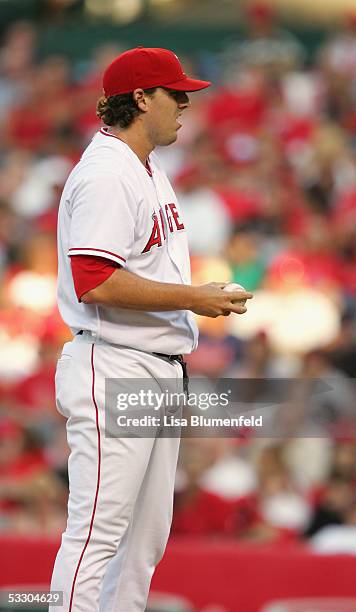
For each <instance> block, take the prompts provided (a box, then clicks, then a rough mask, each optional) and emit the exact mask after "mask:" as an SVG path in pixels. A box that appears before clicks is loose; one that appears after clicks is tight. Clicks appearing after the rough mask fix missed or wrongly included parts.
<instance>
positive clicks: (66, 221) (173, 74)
mask: <svg viewBox="0 0 356 612" xmlns="http://www.w3.org/2000/svg"><path fill="white" fill-rule="evenodd" d="M209 85H210V83H209V82H206V81H200V80H197V79H193V78H190V77H188V76H187V75H186V74H185V73H184V72H183V70H182V67H181V64H180V62H179V60H178V58H177V56H176V55H175V54H174V53H172V52H171V51H168V50H166V49H156V48H154V49H153V48H152V49H151V48H143V47H138V48H136V49H131V50H129V51H126V52H125V53H122V54H121V55H120V56H119V57H117V58H116V59H115V60H114V61H113V62H112V63H111V64H110V66H109V67H108V68H107V69H106V71H105V73H104V78H103V86H104V94H105V95H104V97H103V98H101V99H100V100H99V102H98V108H97V114H98V116H99V117H101V119H102V120H103V123H104V124H105V127H103V128H102V129H101V130H100V131H99V132H98V133H97V134H96V135H95V136H94V138H93V140H92V141H91V143H90V144H89V146H88V147H87V149H86V150H85V151H84V153H83V156H82V158H81V160H80V162H79V163H78V164H77V166H76V167H75V168H74V169H73V171H72V173H71V175H70V176H69V178H68V180H67V183H66V185H65V187H64V191H63V195H62V198H61V202H60V207H59V219H58V257H59V275H58V276H59V277H58V303H59V309H60V312H61V315H62V317H63V319H64V321H65V322H66V323H67V324H68V326H69V327H70V329H71V331H72V333H73V336H74V339H73V340H72V341H71V342H68V343H66V344H65V345H64V348H63V352H62V355H61V357H60V359H59V361H58V365H57V371H56V401H57V407H58V410H59V412H60V413H61V414H63V415H64V416H65V417H66V418H67V436H68V443H69V446H70V450H71V453H70V458H69V464H68V471H69V485H70V492H69V502H68V522H67V527H66V531H65V533H64V534H63V536H62V542H61V546H60V549H59V552H58V555H57V558H56V562H55V566H54V571H53V577H52V584H51V590H54V591H62V592H63V606H62V608H58V606H56V607H52V606H50V608H49V609H50V610H51V611H53V612H55V611H56V610H58V609H62V610H64V611H65V612H98V611H100V612H143V611H144V610H145V606H146V601H147V597H148V592H149V586H150V581H151V578H152V574H153V572H154V569H155V567H156V565H157V563H158V562H159V560H160V559H161V557H162V555H163V552H164V549H165V546H166V542H167V539H168V535H169V529H170V524H171V516H172V498H173V485H174V476H175V471H176V465H177V457H178V448H179V439H177V438H174V437H159V436H157V437H147V438H145V437H139V436H138V437H116V438H115V437H108V436H105V432H104V423H105V420H104V407H105V379H106V378H117V379H125V378H136V379H140V378H146V379H147V378H149V379H152V380H154V381H159V380H160V379H170V380H173V381H176V384H177V388H180V386H181V385H182V380H183V369H184V362H183V360H182V355H184V354H186V353H190V352H191V351H193V350H194V349H195V347H196V345H197V339H198V332H197V327H196V324H195V322H194V318H193V314H192V313H193V312H194V313H198V314H200V315H205V316H208V317H217V316H219V315H229V314H230V313H232V312H234V313H237V314H242V313H244V312H245V311H246V307H245V306H244V305H243V303H244V302H243V301H244V300H246V299H249V298H250V297H252V296H251V294H250V293H246V292H244V291H235V292H232V293H227V292H225V291H223V287H224V285H225V283H211V284H208V285H204V286H199V287H194V286H191V284H190V283H191V280H190V267H189V257H188V248H187V234H186V228H185V226H184V219H183V218H182V214H181V211H180V209H179V204H178V202H177V198H176V195H175V193H174V191H173V189H172V187H171V185H170V183H169V181H168V179H167V176H166V175H165V173H164V172H163V170H162V168H161V167H160V164H159V161H158V159H157V157H156V155H155V154H154V153H153V150H154V148H155V147H156V146H157V145H160V146H165V145H169V144H171V143H173V142H174V141H175V140H176V138H177V132H178V130H179V128H180V127H181V123H180V121H181V120H180V117H181V115H182V113H183V111H184V110H186V109H187V108H188V106H189V98H188V95H187V93H186V92H190V91H196V90H200V89H203V88H205V87H208V86H209ZM238 300H240V302H239V301H238Z"/></svg>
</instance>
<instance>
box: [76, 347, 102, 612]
mask: <svg viewBox="0 0 356 612" xmlns="http://www.w3.org/2000/svg"><path fill="white" fill-rule="evenodd" d="M91 371H92V385H91V396H92V400H93V404H94V407H95V421H96V431H97V434H98V476H97V481H96V492H95V499H94V506H93V512H92V515H91V520H90V527H89V533H88V537H87V539H86V542H85V545H84V548H83V550H82V554H81V555H80V557H79V561H78V565H77V569H76V570H75V574H74V578H73V583H72V591H71V595H70V604H69V612H72V606H73V595H74V588H75V583H76V580H77V576H78V572H79V569H80V565H81V562H82V559H83V557H84V553H85V551H86V548H87V546H88V544H89V541H90V537H91V532H92V530H93V525H94V517H95V512H96V504H97V501H98V494H99V487H100V468H101V439H100V429H99V411H98V406H97V403H96V400H95V392H94V387H95V370H94V344H92V346H91Z"/></svg>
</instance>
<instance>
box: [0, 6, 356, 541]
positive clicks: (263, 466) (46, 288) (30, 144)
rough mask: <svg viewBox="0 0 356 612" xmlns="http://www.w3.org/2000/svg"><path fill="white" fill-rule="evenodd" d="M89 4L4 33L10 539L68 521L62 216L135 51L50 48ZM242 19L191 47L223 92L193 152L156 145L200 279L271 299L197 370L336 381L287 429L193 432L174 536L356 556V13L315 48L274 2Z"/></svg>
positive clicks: (189, 127)
mask: <svg viewBox="0 0 356 612" xmlns="http://www.w3.org/2000/svg"><path fill="white" fill-rule="evenodd" d="M5 4H6V2H4V0H2V2H0V6H5ZM34 4H35V3H34ZM80 4H81V3H78V2H69V1H68V2H63V1H57V2H55V1H50V2H38V3H37V5H36V6H38V7H40V8H41V13H40V15H41V22H40V25H39V23H38V22H35V21H31V20H29V21H18V20H17V21H12V22H11V23H6V24H4V23H3V25H2V32H1V47H0V275H1V289H0V534H1V533H12V534H13V533H17V534H33V535H35V536H36V535H39V536H47V535H49V536H54V537H57V536H58V534H59V533H60V532H61V530H63V529H64V527H65V517H66V501H67V472H66V462H67V457H68V449H67V444H66V435H65V422H64V420H63V418H62V417H61V416H60V415H59V414H58V413H57V412H56V408H55V404H54V386H53V385H54V371H55V367H56V360H57V358H58V355H59V353H60V351H61V348H62V345H63V343H64V342H65V341H67V340H68V339H69V338H70V334H69V332H68V329H67V328H66V326H65V325H64V324H63V323H62V321H61V319H60V317H59V314H58V311H57V307H56V268H57V257H56V217H57V208H58V203H59V198H60V194H61V190H62V188H63V185H64V182H65V180H66V177H67V176H68V173H69V172H70V170H71V168H72V167H73V165H74V164H75V163H76V162H77V161H78V159H79V158H80V155H81V152H82V150H83V148H85V146H86V144H87V143H88V142H89V140H90V139H91V137H92V135H93V134H94V133H95V131H96V130H97V129H98V128H99V127H100V126H99V124H98V120H97V118H96V115H95V106H96V100H97V99H98V97H99V96H100V95H101V74H102V71H103V68H104V67H105V66H106V65H107V64H108V63H109V61H110V60H111V59H112V58H113V57H115V56H116V55H117V54H118V53H119V52H120V51H122V50H124V49H125V48H127V47H126V45H125V43H124V42H123V41H121V39H120V27H119V26H118V27H117V35H116V37H115V38H113V37H111V38H110V40H108V41H106V43H105V44H101V45H99V46H97V47H95V48H93V50H92V52H91V54H90V55H88V56H87V57H84V58H83V57H79V58H73V57H71V55H70V53H65V52H63V53H61V54H49V55H43V54H39V53H38V49H39V37H40V33H41V28H42V27H45V25H46V23H47V21H46V20H49V21H51V20H54V21H56V20H57V21H58V19H59V20H60V21H61V20H62V21H63V23H64V24H65V23H66V21H65V20H66V19H69V17H70V14H71V12H70V11H69V8H71V5H73V7H74V5H75V8H76V9H77V10H79V9H80V7H79V5H80ZM86 4H88V5H89V6H91V7H93V6H95V2H91V3H90V2H89V3H86ZM109 4H110V3H108V2H106V3H105V2H103V3H102V6H104V5H105V6H109ZM119 4H120V3H117V6H119ZM128 4H130V5H131V4H132V3H131V2H129V3H128ZM134 4H135V3H134ZM136 4H139V3H136ZM155 4H159V3H155ZM161 4H162V6H163V4H164V3H163V2H162V3H161ZM166 4H167V5H168V3H166ZM171 4H174V3H171ZM183 4H184V3H183ZM121 5H122V6H123V3H121ZM73 7H72V8H73ZM64 9H65V10H64ZM94 13H95V11H94ZM162 27H164V26H162ZM239 27H241V28H242V30H243V32H244V34H243V36H241V35H240V36H236V39H234V37H230V38H229V39H227V40H226V41H225V42H224V44H223V45H222V46H221V48H220V49H218V50H215V51H214V50H211V49H206V50H204V49H203V48H201V49H200V50H199V51H197V52H196V53H194V54H189V55H186V56H184V54H183V57H182V59H183V61H184V63H185V65H186V66H187V69H189V70H190V71H193V72H195V74H197V75H199V76H201V77H203V78H210V79H211V80H212V81H213V82H214V87H213V88H210V89H209V90H207V91H205V92H202V93H199V94H198V93H196V94H194V95H192V96H191V103H192V107H191V109H190V111H189V112H187V113H186V114H185V116H184V126H183V128H182V129H181V130H180V132H179V139H178V142H177V144H176V145H174V146H173V147H169V148H167V149H162V150H161V151H159V152H158V153H159V155H160V158H161V160H162V163H163V164H164V166H165V167H166V169H167V172H168V173H169V175H170V177H171V179H172V181H173V183H174V186H175V189H176V192H177V195H178V198H179V201H180V203H181V205H182V207H183V209H184V217H185V224H186V227H187V229H188V232H189V240H190V249H191V256H192V273H193V282H194V283H204V282H210V281H228V280H232V281H235V282H238V283H241V284H242V285H243V286H245V287H246V288H247V289H248V290H251V291H253V292H254V294H255V297H254V299H253V300H252V301H251V303H250V305H249V313H248V315H246V316H245V317H234V316H231V317H220V318H217V319H204V318H201V319H199V321H198V322H199V326H200V332H201V339H200V344H199V348H198V350H197V351H196V352H195V353H194V354H193V355H191V356H190V357H189V358H188V361H189V368H190V373H191V375H192V376H198V377H202V378H206V379H215V378H219V377H232V378H235V377H237V378H248V379H256V378H258V379H262V378H284V377H290V378H295V379H299V378H300V379H303V380H305V379H315V378H318V379H322V380H325V381H329V382H330V381H332V384H331V386H332V392H331V393H329V394H327V396H325V397H324V396H320V398H318V400H317V401H316V400H315V399H314V400H313V405H312V415H313V418H312V421H311V422H309V423H308V425H307V427H306V426H305V423H304V422H303V425H301V422H299V421H298V418H297V421H295V420H294V425H293V428H292V429H288V427H287V429H286V430H285V431H284V435H283V436H280V437H275V438H273V439H272V438H269V439H267V438H256V437H254V436H253V434H252V432H251V431H250V432H249V431H246V432H244V435H243V436H240V437H237V438H221V437H206V438H204V437H201V438H199V439H191V438H188V439H185V440H183V441H182V448H181V457H180V464H179V470H178V474H177V485H176V499H175V513H174V521H173V528H172V533H173V535H174V536H180V535H190V536H197V537H198V536H199V537H209V538H218V537H220V538H221V537H222V538H226V537H229V538H235V540H236V542H240V541H244V542H246V541H252V542H255V543H264V542H275V543H280V542H285V541H288V542H289V541H297V540H303V541H305V542H306V543H307V544H308V545H310V546H313V547H314V548H315V549H318V550H340V549H342V550H349V551H353V552H356V445H355V441H354V437H355V436H354V434H355V427H354V421H355V388H354V386H353V378H354V377H355V373H356V323H355V316H356V104H355V101H356V9H355V11H354V12H352V11H351V12H349V11H346V12H345V13H344V15H343V17H342V19H340V21H339V23H338V26H337V27H336V26H335V27H334V28H332V29H330V28H329V29H325V31H324V32H323V34H322V35H321V36H320V40H319V42H318V45H316V48H314V49H313V50H312V51H311V50H310V48H307V46H306V45H305V44H304V40H303V36H300V37H298V36H296V35H295V34H293V33H291V31H289V27H288V22H287V23H281V22H280V20H279V16H278V13H277V12H276V10H275V8H273V6H272V4H271V3H269V4H264V3H260V2H258V3H252V2H251V3H250V4H248V5H247V4H246V5H245V6H244V8H243V10H242V9H241V11H240V22H239ZM140 43H141V40H137V41H136V44H140ZM145 44H147V42H146V43H145ZM155 44H156V46H157V43H155V41H151V45H150V46H155ZM171 48H172V49H173V50H174V51H176V49H175V47H174V40H172V42H171ZM304 401H305V400H303V398H302V397H300V398H299V404H298V402H297V403H296V405H295V408H296V413H297V414H299V413H298V408H300V409H301V410H302V409H303V408H305V406H304V403H303V402H304ZM293 414H294V415H295V412H294V413H293ZM293 418H294V417H293ZM287 421H288V419H287ZM303 427H304V429H303ZM292 434H293V435H292ZM351 536H352V537H351Z"/></svg>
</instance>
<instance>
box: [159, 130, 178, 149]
mask: <svg viewBox="0 0 356 612" xmlns="http://www.w3.org/2000/svg"><path fill="white" fill-rule="evenodd" d="M177 138H178V134H177V132H176V131H174V132H171V133H170V134H169V136H167V137H166V138H164V139H163V138H162V142H161V143H160V145H161V146H163V147H166V146H168V145H170V144H173V142H175V141H176V140H177Z"/></svg>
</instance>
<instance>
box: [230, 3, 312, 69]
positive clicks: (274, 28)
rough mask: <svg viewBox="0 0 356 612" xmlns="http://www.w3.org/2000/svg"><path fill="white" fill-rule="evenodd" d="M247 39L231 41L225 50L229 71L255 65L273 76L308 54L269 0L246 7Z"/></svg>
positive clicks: (296, 63)
mask: <svg viewBox="0 0 356 612" xmlns="http://www.w3.org/2000/svg"><path fill="white" fill-rule="evenodd" d="M245 17H246V26H247V34H246V40H244V41H243V42H241V43H238V44H235V45H230V46H229V47H228V48H227V50H226V51H225V53H224V56H223V57H224V64H225V70H226V78H228V76H227V75H231V71H232V72H233V74H234V73H235V72H234V70H236V66H238V67H239V68H240V67H241V66H243V67H254V68H258V69H260V70H263V71H264V72H265V73H266V74H269V75H270V77H274V76H277V75H278V74H279V73H280V72H281V71H286V70H290V69H292V68H295V67H296V66H298V65H299V64H300V63H301V62H302V60H303V59H304V57H305V52H304V49H303V47H302V45H301V44H300V43H299V41H298V40H297V39H296V38H295V37H294V36H293V35H292V34H291V33H290V32H288V31H286V30H282V29H281V28H279V27H278V25H277V14H276V12H275V10H274V9H273V7H272V6H271V5H270V4H267V3H266V2H253V3H252V4H249V5H248V6H247V10H246V16H245Z"/></svg>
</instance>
